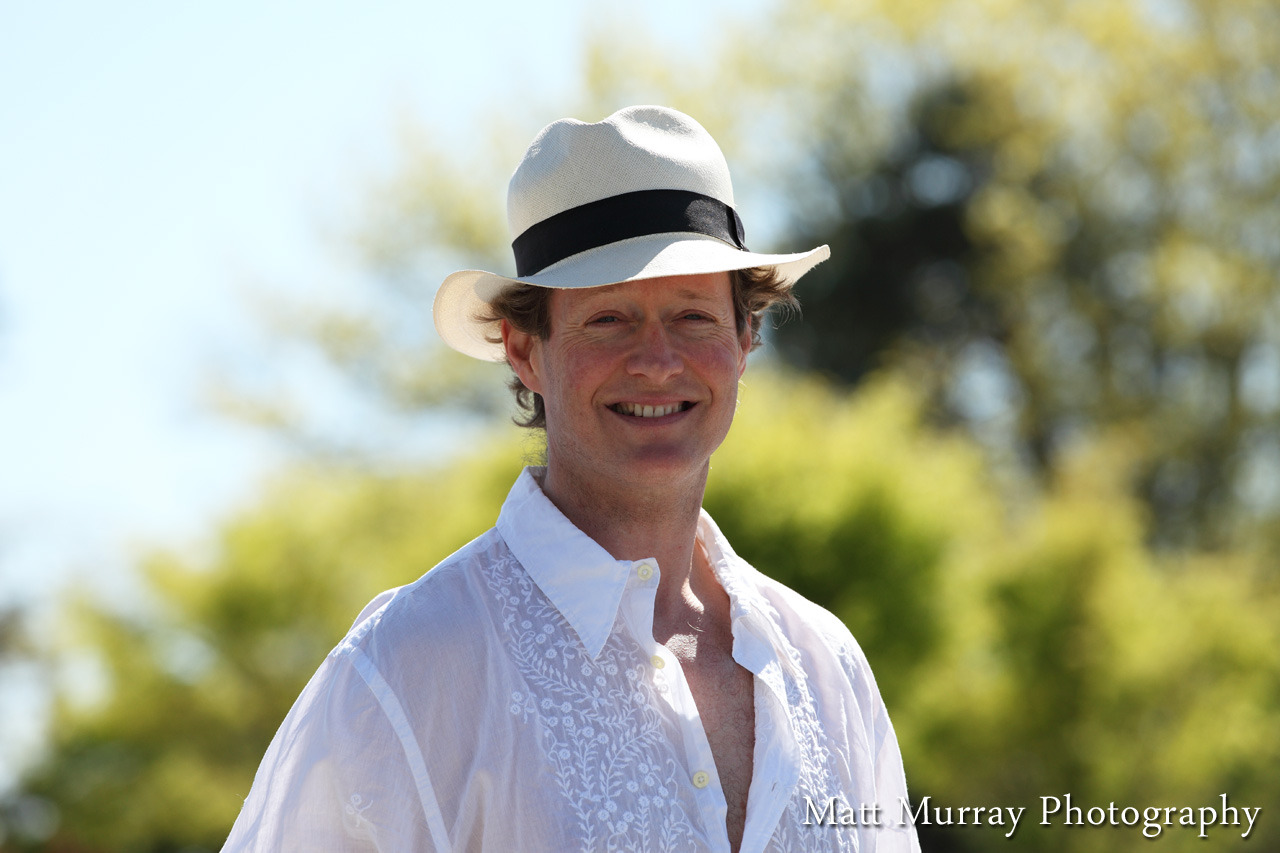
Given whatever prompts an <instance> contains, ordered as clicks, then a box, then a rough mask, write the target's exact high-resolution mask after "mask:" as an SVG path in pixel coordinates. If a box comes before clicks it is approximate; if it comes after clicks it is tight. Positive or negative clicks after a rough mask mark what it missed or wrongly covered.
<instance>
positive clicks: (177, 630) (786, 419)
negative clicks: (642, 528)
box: [8, 372, 1280, 851]
mask: <svg viewBox="0 0 1280 853" xmlns="http://www.w3.org/2000/svg"><path fill="white" fill-rule="evenodd" d="M923 410H924V404H923V402H922V400H921V398H920V395H919V394H918V393H917V392H916V391H913V390H911V389H910V388H909V386H907V385H906V384H904V383H901V382H898V381H894V380H889V379H877V380H875V381H873V382H869V383H867V384H865V385H864V386H863V388H862V389H861V390H860V391H858V392H857V393H856V394H855V395H853V396H849V395H847V394H845V393H843V392H837V391H833V390H831V389H830V388H829V387H828V386H826V385H825V384H824V383H821V382H818V381H814V380H804V379H801V378H798V377H795V376H783V377H777V376H772V375H770V374H769V373H768V372H761V373H759V374H753V373H750V372H749V373H748V376H747V383H746V387H745V390H744V397H743V402H742V405H741V409H740V412H739V416H738V421H737V423H736V424H735V427H734V430H733V432H732V434H731V436H730V439H729V440H728V441H727V442H726V443H725V445H724V447H722V448H721V450H720V451H719V452H718V453H717V454H716V456H715V458H714V460H713V471H712V476H711V481H710V484H709V488H708V492H707V497H706V506H707V508H708V510H709V511H710V512H711V513H712V514H713V515H714V516H715V517H716V519H717V521H718V522H719V524H720V526H721V527H722V528H723V529H724V531H725V533H726V534H727V535H728V536H729V538H730V540H731V541H732V542H733V543H734V545H735V547H736V548H737V550H738V551H739V552H740V553H742V554H743V555H744V556H745V557H747V558H748V559H750V560H752V561H753V562H754V563H756V564H757V565H758V566H759V567H760V568H761V569H762V570H764V571H766V572H767V573H769V574H771V575H773V576H774V577H777V578H779V579H781V580H783V581H784V582H785V583H787V584H789V585H791V586H793V587H795V588H796V589H798V590H799V591H801V592H802V593H804V594H805V595H807V596H809V597H811V598H813V599H814V600H816V601H818V602H820V603H822V604H824V605H825V606H827V607H829V608H831V609H832V610H833V611H834V612H836V613H837V614H838V615H840V616H841V617H842V618H843V619H844V620H845V621H846V622H847V623H848V624H849V625H850V627H851V628H852V629H853V631H854V633H855V635H856V636H857V637H858V638H859V640H860V642H861V643H862V645H863V646H864V648H865V649H866V651H867V653H868V656H869V657H870V659H871V661H872V664H873V667H874V669H875V672H876V674H877V677H878V679H879V682H880V686H881V689H882V691H883V693H884V695H885V698H886V701H887V702H888V704H889V706H890V708H892V710H893V715H894V722H895V725H896V728H897V730H898V735H899V738H900V740H901V744H902V749H903V753H904V755H905V756H906V760H907V769H908V774H909V779H910V781H911V785H912V790H913V792H914V794H915V795H916V796H917V797H918V796H921V795H923V794H926V793H927V794H929V795H930V796H931V797H932V798H933V801H934V802H935V803H948V804H956V805H960V804H966V805H977V804H983V805H993V804H997V803H1001V804H1009V805H1026V806H1028V807H1029V811H1035V810H1036V809H1037V807H1038V805H1039V801H1038V799H1037V797H1039V796H1041V795H1052V794H1061V793H1065V792H1071V793H1072V795H1073V797H1074V798H1075V800H1076V802H1078V803H1081V802H1083V803H1094V802H1101V803H1103V804H1104V805H1105V804H1106V803H1108V802H1111V801H1115V802H1117V803H1119V804H1122V805H1128V804H1133V805H1135V806H1143V805H1172V804H1177V805H1183V804H1187V805H1197V806H1198V805H1201V804H1208V803H1211V802H1214V801H1216V800H1215V798H1216V797H1217V796H1218V795H1219V794H1220V793H1221V792H1223V791H1228V792H1229V793H1230V795H1231V798H1232V800H1233V802H1236V803H1239V804H1247V805H1251V806H1256V805H1270V804H1271V803H1274V802H1276V801H1277V798H1278V797H1280V778H1277V777H1276V775H1275V773H1274V772H1272V770H1271V768H1272V767H1274V765H1275V762H1276V761H1277V760H1280V743H1278V742H1277V739H1276V738H1275V735H1274V733H1275V732H1276V731H1278V730H1280V590H1277V589H1276V584H1275V580H1274V578H1273V577H1272V576H1271V575H1270V574H1268V573H1265V572H1262V571H1260V567H1259V565H1258V564H1257V563H1256V562H1254V561H1252V560H1249V559H1246V558H1244V557H1240V558H1238V559H1235V560H1230V561H1224V560H1215V561H1214V562H1212V563H1207V564H1204V565H1195V564H1187V563H1183V562H1177V563H1169V562H1167V561H1168V560H1169V559H1171V558H1157V557H1154V556H1152V555H1151V554H1150V553H1149V552H1148V551H1146V550H1145V549H1144V548H1143V546H1142V535H1143V530H1142V524H1141V522H1140V519H1141V516H1142V513H1141V512H1140V510H1139V508H1138V507H1137V506H1136V505H1135V504H1134V503H1133V501H1132V500H1131V499H1130V498H1128V497H1127V496H1126V495H1125V494H1124V490H1123V488H1122V487H1120V486H1119V485H1118V484H1117V479H1118V478H1117V477H1116V476H1114V474H1115V472H1116V471H1117V470H1119V468H1118V466H1116V465H1115V464H1112V460H1109V459H1107V457H1108V456H1112V455H1116V454H1119V455H1123V454H1125V453H1127V452H1128V451H1127V450H1126V449H1125V448H1124V447H1123V446H1115V445H1111V444H1108V443H1100V444H1098V445H1096V446H1092V447H1090V448H1088V449H1087V450H1081V451H1080V453H1081V455H1080V456H1079V457H1078V458H1076V459H1074V460H1073V461H1072V463H1071V464H1070V465H1067V466H1065V469H1064V473H1063V475H1062V480H1061V482H1060V483H1058V484H1057V485H1056V487H1055V488H1054V489H1053V491H1052V493H1051V494H1050V495H1049V496H1047V497H1045V498H1043V499H1035V500H1030V501H1028V502H1025V503H1024V504H1022V505H1021V506H1019V507H1018V508H1017V510H1016V511H1014V512H1011V511H1009V509H1008V508H1007V507H1006V505H1005V503H1004V501H1003V500H1002V499H1001V497H1000V495H999V494H998V491H997V489H996V488H995V486H994V485H993V483H992V482H991V481H990V479H989V477H988V475H987V474H986V473H985V467H984V462H983V457H982V454H981V452H980V451H979V449H978V448H976V447H975V446H974V445H973V444H972V443H970V442H969V441H967V440H965V439H963V438H961V437H959V436H955V435H952V436H948V435H945V434H940V433H938V432H937V431H936V430H935V429H933V428H932V427H930V426H928V425H927V424H926V423H924V417H923V414H922V412H923ZM520 455H521V451H520V447H519V445H518V443H517V442H515V441H511V440H508V441H505V442H499V443H497V444H493V445H491V446H489V447H487V448H485V449H483V450H481V451H479V452H477V454H476V455H475V456H473V457H469V458H467V459H463V460H461V461H458V462H457V463H455V464H453V465H451V466H449V467H447V468H444V469H439V470H432V471H422V472H412V473H405V474H402V475H399V476H395V477H390V476H375V475H371V474H368V473H364V474H361V473H357V472H354V471H351V470H345V471H344V470H339V469H328V470H327V472H326V471H320V470H314V471H310V472H300V473H297V474H295V475H294V476H292V477H291V478H289V479H288V480H286V481H285V482H283V483H282V484H280V486H279V487H278V488H276V489H275V490H274V491H273V492H272V493H271V494H270V495H269V496H267V497H266V498H265V499H264V500H263V501H262V502H261V504H260V505H259V506H257V507H254V508H250V509H248V510H246V511H245V512H244V513H243V514H242V515H241V516H239V517H238V518H235V519H232V520H231V521H230V522H228V523H227V524H226V525H225V526H224V527H223V529H222V530H221V531H220V532H219V534H218V535H217V537H216V539H215V540H214V541H213V543H212V547H211V548H210V550H209V551H208V553H207V554H206V555H205V556H204V557H202V558H183V557H179V556H176V555H173V554H159V555H156V556H154V557H152V558H151V559H149V560H148V561H147V563H146V567H145V570H146V578H147V580H148V581H149V588H150V590H151V592H152V595H153V601H152V603H151V606H150V607H149V609H148V612H147V613H146V615H145V618H139V617H137V616H133V617H126V616H121V615H117V614H113V613H110V612H106V611H105V610H104V609H103V608H101V607H100V606H95V605H93V604H92V603H89V602H81V603H80V605H79V606H78V608H77V610H76V611H75V613H74V615H73V618H72V619H71V620H70V622H69V625H70V627H71V628H72V631H73V635H72V636H69V637H68V638H67V642H68V643H69V644H70V647H71V648H74V649H75V650H77V653H78V654H83V655H91V656H92V658H93V659H94V660H96V661H97V662H98V665H99V666H100V667H102V672H103V674H104V676H105V679H104V684H103V688H102V689H101V690H100V691H98V695H97V696H81V697H79V698H75V697H72V696H66V697H64V698H63V700H62V701H61V703H60V705H59V709H58V715H57V720H56V724H55V727H54V732H55V741H54V744H53V749H52V752H51V753H50V757H49V759H48V761H47V762H46V763H45V764H44V765H43V766H42V767H40V768H37V770H36V771H35V772H34V773H33V774H32V775H31V776H30V777H29V779H28V782H27V784H26V786H25V788H24V792H25V796H26V797H27V798H28V800H27V802H28V804H29V805H30V803H31V802H32V801H33V799H34V800H35V801H37V802H41V803H43V804H44V805H45V808H46V810H47V809H48V806H49V805H52V806H53V813H55V814H57V815H59V816H60V820H59V821H58V822H57V830H56V832H55V834H54V835H53V836H52V838H51V839H49V840H47V841H45V842H42V843H39V844H34V843H33V844H30V845H24V843H21V841H20V839H18V838H17V837H13V838H11V839H10V840H9V845H10V847H9V848H8V849H14V850H25V849H43V850H51V851H61V850H77V851H87V850H102V851H108V850H113V851H114V850H119V851H124V850H128V851H169V850H180V849H181V850H214V849H217V848H218V846H219V845H220V844H221V841H222V839H223V837H224V836H225V833H226V832H227V830H228V828H229V826H230V823H231V821H232V820H233V819H234V816H235V814H236V812H237V810H238V808H239V805H240V802H241V800H242V799H243V797H244V796H245V794H246V793H247V791H248V788H249V785H250V782H251V781H252V777H253V772H254V769H255V768H256V766H257V763H258V761H259V760H260V758H261V756H262V753H263V752H264V751H265V748H266V745H267V743H268V741H269V740H270V738H271V736H272V734H273V733H274V730H275V728H276V727H277V726H278V725H279V722H280V720H281V719H283V717H284V714H285V712H286V711H287V709H288V707H289V705H290V704H291V702H292V701H293V699H294V698H295V697H296V695H297V693H298V692H299V691H300V689H301V687H302V684H303V683H304V682H305V680H306V679H307V678H308V677H309V676H310V674H311V673H312V672H313V671H314V670H315V667H316V666H317V665H318V663H319V661H320V659H321V658H322V657H323V656H324V654H325V653H326V652H327V651H328V650H329V648H331V647H332V646H333V645H334V644H335V643H336V642H337V640H338V639H340V638H341V636H342V635H343V633H344V632H345V631H346V629H347V627H348V626H349V624H350V622H351V620H352V618H353V617H354V615H355V612H356V608H357V607H358V606H359V605H358V602H362V601H365V600H368V599H370V598H372V597H373V595H375V594H376V593H377V592H378V591H380V590H381V589H383V588H386V587H391V586H396V585H399V584H403V583H407V582H409V581H411V580H413V579H414V578H416V577H417V576H418V575H419V574H421V573H422V572H423V571H424V570H426V569H427V568H429V567H430V566H432V565H434V564H435V563H436V562H437V561H439V560H440V559H441V558H442V557H444V556H446V555H447V554H448V553H449V552H451V551H452V550H454V549H456V548H457V547H459V546H461V545H462V544H464V542H465V541H466V540H467V539H469V538H471V537H472V536H474V535H478V534H479V533H480V532H481V531H483V530H484V529H486V528H487V527H489V526H491V525H492V523H493V521H494V519H495V517H496V514H497V509H498V507H499V506H500V504H501V501H502V499H503V497H504V496H505V493H506V490H507V489H508V488H509V486H510V483H511V482H512V481H513V479H514V476H515V474H516V472H517V467H518V460H519V458H520ZM1029 822H1030V821H1029V820H1027V819H1026V818H1024V825H1023V826H1022V827H1021V828H1020V829H1019V836H1018V837H1017V839H1016V840H1017V841H1020V842H1021V843H1023V844H1024V845H1026V846H1028V847H1033V848H1035V849H1040V850H1086V849H1087V850H1090V851H1108V850H1127V849H1131V848H1132V846H1133V845H1134V844H1135V843H1137V832H1138V831H1139V830H1136V829H1130V828H1120V829H1114V830H1106V831H1098V830H1095V831H1092V832H1090V833H1089V834H1087V835H1079V834H1075V833H1072V832H1069V831H1065V830H1063V829H1062V828H1061V827H1058V828H1057V829H1054V830H1049V829H1042V828H1040V827H1035V826H1028V825H1026V824H1027V823H1029ZM997 831H998V830H997V828H987V827H983V828H973V827H970V828H966V829H964V830H960V831H958V832H955V833H954V834H953V835H951V836H948V835H939V834H934V835H932V836H926V837H927V838H929V839H930V843H929V845H928V847H927V849H930V850H946V849H955V850H979V849H986V848H987V847H989V846H990V845H993V844H996V843H1004V839H1003V838H1002V837H998V836H996V835H995V833H996V832H997ZM1227 834H1228V833H1227V831H1226V830H1218V831H1215V834H1214V838H1215V846H1218V845H1219V844H1220V843H1221V842H1222V841H1223V839H1224V838H1225V837H1226V835H1227ZM997 839H998V841H997ZM1251 840H1252V842H1253V844H1254V846H1255V847H1256V848H1258V849H1267V848H1269V847H1271V846H1274V845H1275V844H1276V843H1278V842H1280V825H1277V824H1276V823H1275V822H1274V821H1269V820H1266V819H1265V815H1264V820H1263V821H1262V822H1261V823H1259V825H1258V826H1257V827H1256V828H1255V830H1254V836H1253V838H1252V839H1251ZM1199 843H1200V842H1199V840H1198V839H1196V837H1195V832H1187V831H1185V830H1179V829H1177V828H1175V829H1173V830H1171V831H1167V834H1166V836H1165V837H1163V838H1162V839H1161V840H1160V844H1161V849H1166V850H1181V849H1192V848H1194V849H1199V848H1198V847H1197V846H1196V845H1198V844H1199Z"/></svg>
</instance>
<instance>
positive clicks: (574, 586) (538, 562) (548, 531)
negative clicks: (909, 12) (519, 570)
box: [497, 468, 634, 658]
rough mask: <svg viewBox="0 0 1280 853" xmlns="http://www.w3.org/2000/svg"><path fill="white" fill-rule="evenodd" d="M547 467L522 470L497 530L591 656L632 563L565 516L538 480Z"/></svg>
mask: <svg viewBox="0 0 1280 853" xmlns="http://www.w3.org/2000/svg"><path fill="white" fill-rule="evenodd" d="M545 471H546V469H545V468H525V469H524V471H523V472H521V474H520V477H519V478H518V479H517V480H516V482H515V485H514V486H512V487H511V491H510V493H509V494H508V495H507V500H506V502H504V503H503V505H502V512H501V513H499V515H498V524H497V528H498V533H499V534H501V536H502V538H503V540H505V541H506V543H507V547H508V548H510V549H511V553H512V554H514V555H515V558H516V559H517V560H519V561H520V565H521V566H523V567H524V569H525V571H526V572H528V573H529V577H531V578H532V579H533V582H534V583H536V584H537V585H538V588H539V589H540V590H542V593H543V594H544V595H545V596H546V597H547V598H548V599H550V600H551V603H552V604H553V605H555V607H556V609H557V610H559V611H560V613H561V615H563V616H564V618H565V620H566V621H568V623H569V626H570V627H571V628H573V630H574V632H575V633H576V634H577V635H578V639H579V640H581V641H582V645H583V646H584V647H585V648H586V650H587V653H588V654H589V655H591V657H592V658H595V657H596V656H598V655H599V654H600V650H601V649H603V648H604V644H605V641H606V640H608V639H609V634H610V632H612V630H613V622H614V618H615V617H616V616H617V614H618V604H619V603H620V602H621V601H622V593H623V591H624V590H625V589H626V586H627V578H628V576H629V575H630V574H631V569H632V566H633V565H634V564H633V563H632V562H630V561H629V560H615V559H614V558H613V556H612V555H610V554H609V552H608V551H606V550H605V549H604V548H601V547H600V546H599V545H598V544H596V541H595V540H594V539H592V538H591V537H589V536H587V534H585V533H583V532H582V531H581V530H579V529H578V528H577V527H575V526H574V524H573V522H571V521H570V520H569V519H567V518H565V516H564V513H562V512H560V510H558V509H557V508H556V506H555V504H553V503H552V502H551V500H550V499H549V498H548V497H547V496H546V495H545V494H543V492H542V487H541V486H540V485H539V483H538V478H540V477H541V476H542V475H543V474H544V472H545Z"/></svg>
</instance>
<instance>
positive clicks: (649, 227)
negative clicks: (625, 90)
mask: <svg viewBox="0 0 1280 853" xmlns="http://www.w3.org/2000/svg"><path fill="white" fill-rule="evenodd" d="M507 220H508V224H509V226H510V229H511V234H512V236H513V238H514V241H513V242H512V244H511V245H512V249H513V250H514V252H515V257H516V275H515V277H514V278H512V277H509V276H504V275H498V274H496V273H491V272H484V271H483V270H463V271H461V272H455V273H454V274H453V275H451V276H449V277H448V278H446V279H445V280H444V283H443V284H442V285H440V290H439V292H437V293H436V299H435V307H434V314H435V324H436V329H437V331H439V333H440V337H441V338H443V339H444V342H445V343H446V344H448V345H449V346H450V347H452V348H453V349H455V350H457V351H458V352H460V353H464V354H465V355H469V356H473V357H475V358H479V359H484V360H486V361H502V360H503V359H504V358H505V357H506V354H505V352H504V351H503V348H502V344H501V343H493V342H492V341H491V340H489V339H490V338H493V339H497V338H498V336H499V335H498V329H497V323H495V322H488V323H486V322H482V321H481V318H482V317H483V316H485V315H486V314H487V313H489V301H490V300H491V299H493V298H494V297H496V296H497V295H498V294H500V293H501V292H502V291H503V290H504V289H506V288H507V287H510V286H511V285H513V284H518V283H524V284H533V285H538V286H539V287H600V286H602V285H606V284H616V283H618V282H623V281H634V280H637V279H646V278H659V277H662V276H670V275H692V274H698V273H710V272H726V271H729V270H739V269H747V268H748V267H773V268H774V269H775V270H776V271H777V273H778V275H779V276H780V277H781V278H782V279H783V280H784V281H785V282H786V283H787V284H788V285H792V284H795V282H796V280H797V279H799V278H800V276H802V275H804V274H805V273H806V272H808V271H809V270H810V269H812V268H813V267H814V266H815V265H816V264H818V263H820V262H822V261H825V260H826V259H827V258H828V257H829V256H830V254H831V251H830V249H828V248H827V247H826V246H819V247H818V248H816V249H813V250H811V251H808V252H800V253H798V254H792V255H764V254H758V253H756V252H751V251H748V250H747V248H746V246H745V245H744V243H743V231H742V221H741V220H740V219H739V218H738V214H737V212H736V211H735V210H734V208H733V186H732V184H731V183H730V181H729V166H728V164H727V163H725V159H724V155H723V154H722V153H720V147H719V146H718V145H716V142H715V140H714V139H712V138H711V134H709V133H707V131H706V130H705V129H704V128H703V127H702V125H700V124H698V123H697V122H696V121H694V120H693V119H691V118H689V117H688V116H687V115H685V114H684V113H680V112H677V111H675V110H673V109H669V108H667V107H627V108H626V109H623V110H619V111H618V112H616V113H614V114H613V115H611V116H609V117H608V118H607V119H605V120H604V121H601V122H597V123H595V124H587V123H586V122H581V121H578V120H577V119H561V120H560V121H557V122H553V123H552V124H549V125H547V126H546V127H545V128H543V129H542V132H541V133H539V134H538V135H537V137H535V138H534V140H533V142H532V143H531V144H530V145H529V148H528V150H527V151H525V155H524V159H523V160H522V161H521V162H520V165H519V167H517V168H516V171H515V174H513V175H512V176H511V183H510V185H509V187H508V190H507Z"/></svg>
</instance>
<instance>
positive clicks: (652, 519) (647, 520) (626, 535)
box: [542, 465, 714, 634]
mask: <svg viewBox="0 0 1280 853" xmlns="http://www.w3.org/2000/svg"><path fill="white" fill-rule="evenodd" d="M706 482H707V471H706V470H705V469H704V470H703V471H701V472H699V473H697V474H695V475H694V476H692V477H690V478H689V479H688V481H687V482H683V483H664V484H662V485H661V486H660V487H659V486H648V487H646V485H645V484H623V483H617V482H614V481H600V480H592V481H591V482H580V481H579V479H578V478H574V477H572V476H570V475H569V474H567V473H566V472H565V471H563V470H560V469H558V468H556V467H555V466H554V465H552V466H550V467H548V469H547V473H546V475H545V477H544V478H543V482H542V489H543V492H544V493H545V494H546V496H547V497H548V498H549V499H550V500H551V502H552V503H553V504H555V505H556V508H557V509H559V510H560V511H561V512H562V513H564V515H565V517H566V518H568V519H569V520H570V521H571V522H573V524H574V525H575V526H576V527H577V528H578V529H579V530H581V531H582V532H583V533H585V534H586V535H587V536H590V537H591V538H592V539H593V540H594V541H595V542H596V543H597V544H598V545H600V547H602V548H604V549H605V550H606V551H608V552H609V554H610V555H611V556H612V557H613V558H614V559H617V560H640V559H646V558H652V559H655V560H657V562H658V567H659V569H660V571H661V576H662V577H661V580H660V582H659V585H658V596H657V600H656V601H655V603H654V626H655V634H656V633H658V632H659V631H660V630H661V626H662V625H663V624H665V623H666V622H668V621H672V620H677V621H678V620H681V619H683V618H684V615H685V613H686V612H687V611H688V610H689V609H690V608H691V607H692V608H693V609H695V610H696V609H699V606H698V599H700V598H701V597H702V594H704V591H705V589H706V583H707V582H708V581H711V582H713V583H714V578H713V577H705V578H704V577H702V575H703V574H707V575H709V574H710V567H709V566H708V565H707V564H706V561H705V560H704V559H699V560H696V561H695V559H694V557H695V543H696V540H697V535H698V519H699V516H700V513H701V511H702V496H703V493H704V491H705V489H706ZM695 566H696V567H697V568H696V571H695Z"/></svg>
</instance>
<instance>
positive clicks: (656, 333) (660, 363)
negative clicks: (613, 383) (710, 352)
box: [627, 322, 684, 382]
mask: <svg viewBox="0 0 1280 853" xmlns="http://www.w3.org/2000/svg"><path fill="white" fill-rule="evenodd" d="M627 370H628V372H630V373H631V374H632V375H635V376H644V377H647V378H649V379H652V380H653V381H655V382H662V381H665V380H667V379H670V378H671V377H672V376H675V375H677V374H679V373H680V372H681V371H682V370H684V359H683V358H682V357H681V355H680V353H679V351H678V350H677V348H676V346H675V344H674V342H673V341H672V340H671V334H670V332H669V330H668V329H667V328H666V326H664V325H663V324H662V323H658V322H646V323H645V324H644V325H643V326H641V328H640V330H639V332H638V333H637V335H636V342H635V348H634V349H633V350H632V352H631V355H630V357H629V358H628V359H627Z"/></svg>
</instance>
